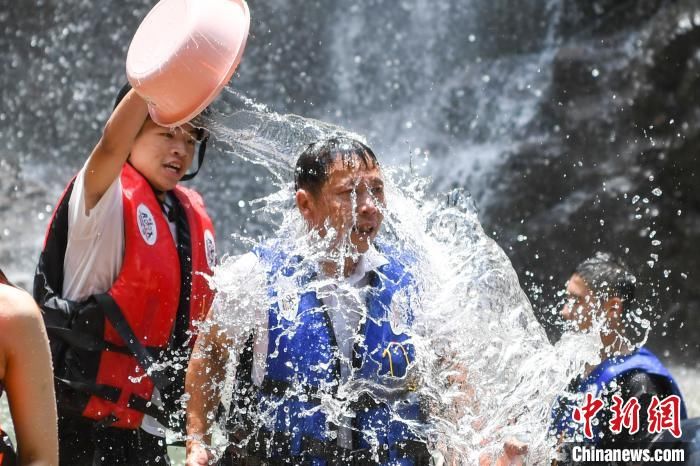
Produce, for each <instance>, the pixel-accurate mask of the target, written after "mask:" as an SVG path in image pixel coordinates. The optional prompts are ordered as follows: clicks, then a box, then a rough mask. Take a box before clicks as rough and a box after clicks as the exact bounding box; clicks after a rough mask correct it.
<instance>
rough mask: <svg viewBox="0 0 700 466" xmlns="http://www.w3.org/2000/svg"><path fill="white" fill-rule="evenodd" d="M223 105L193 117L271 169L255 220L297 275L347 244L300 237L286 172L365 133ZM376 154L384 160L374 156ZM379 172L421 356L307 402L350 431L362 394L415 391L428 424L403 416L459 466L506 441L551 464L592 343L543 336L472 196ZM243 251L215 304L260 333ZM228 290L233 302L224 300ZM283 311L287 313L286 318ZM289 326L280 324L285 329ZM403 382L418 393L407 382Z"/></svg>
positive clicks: (577, 337) (310, 287)
mask: <svg viewBox="0 0 700 466" xmlns="http://www.w3.org/2000/svg"><path fill="white" fill-rule="evenodd" d="M223 100H224V102H223V103H221V104H220V105H219V108H220V109H224V111H220V112H213V113H212V114H210V115H209V116H207V117H204V118H203V119H202V120H201V122H200V123H201V124H202V125H203V126H206V127H207V128H208V129H209V130H210V131H211V132H212V134H213V135H214V137H215V138H216V139H217V140H218V141H220V142H222V143H224V144H225V145H227V146H228V148H229V150H227V151H226V152H227V153H229V154H231V155H232V156H235V157H239V158H241V159H243V160H245V161H247V162H249V163H253V164H258V165H261V166H263V167H265V168H266V169H267V170H268V171H269V179H270V180H271V182H272V183H273V184H274V186H275V189H276V191H275V190H273V191H274V192H273V193H272V194H270V195H268V196H266V197H264V198H261V199H254V200H251V201H250V202H251V204H252V205H254V206H255V207H256V210H255V211H254V214H255V215H259V216H262V217H263V218H265V219H266V221H267V222H270V223H271V225H275V228H274V233H273V236H274V237H275V238H280V239H281V240H278V242H277V243H275V244H276V247H279V248H281V249H285V250H287V251H293V252H294V254H293V255H294V256H296V257H301V258H302V263H301V265H299V266H298V268H297V270H308V268H313V267H315V264H318V263H319V261H321V260H328V258H329V257H331V258H333V254H329V252H328V251H329V250H330V248H331V246H330V245H331V243H333V242H334V241H335V243H334V244H337V240H340V244H341V246H340V247H339V248H336V250H345V249H344V248H345V247H348V246H347V241H348V239H347V238H334V236H333V235H334V232H333V231H331V232H330V233H329V235H327V236H326V237H325V238H320V237H319V236H318V235H317V234H316V233H315V232H307V228H306V226H305V224H304V222H303V219H302V217H301V215H300V214H299V213H298V211H297V209H296V207H294V202H293V191H292V189H291V179H292V174H293V166H294V163H295V162H296V157H297V156H298V154H299V152H300V149H302V148H303V147H305V146H306V145H307V144H309V143H311V142H314V141H317V140H320V139H324V138H328V137H333V136H348V137H353V138H357V139H362V138H361V137H360V136H358V135H356V134H351V133H349V132H348V131H346V130H344V129H343V128H340V127H337V126H334V125H330V124H326V123H322V122H320V121H317V120H313V119H310V118H304V117H301V116H298V115H280V114H277V113H274V112H272V111H270V110H269V109H267V108H265V107H264V106H261V105H259V104H256V103H255V102H253V101H252V100H250V99H247V98H245V97H244V96H242V95H240V94H238V93H235V92H233V91H231V90H227V95H226V96H225V98H224V99H223ZM379 159H380V162H381V155H379ZM382 171H383V174H384V177H385V186H386V193H387V202H386V206H385V208H384V211H383V214H384V222H383V226H382V231H381V232H380V234H379V237H380V238H381V239H382V241H384V242H387V243H388V244H390V245H391V246H392V247H393V248H397V249H398V250H401V251H404V252H407V253H408V255H409V256H410V257H412V258H413V259H412V260H411V261H409V263H408V264H406V265H407V269H408V272H409V273H410V274H411V275H412V276H413V278H414V284H413V286H412V287H410V291H409V292H408V295H406V296H399V297H394V299H396V300H401V299H404V300H405V301H410V302H411V311H412V313H413V316H414V318H415V321H414V322H413V325H412V328H411V331H410V334H411V343H412V344H413V345H414V346H415V348H416V359H415V361H412V362H411V365H410V368H409V371H408V373H407V375H406V376H405V378H404V379H406V380H403V381H402V382H400V383H398V384H397V383H396V382H395V381H394V382H392V381H390V380H383V381H380V382H377V381H375V382H371V381H367V380H361V381H359V380H356V379H353V378H352V377H346V378H343V380H342V381H341V382H340V386H339V387H338V390H337V396H330V395H324V396H323V397H322V399H321V402H320V404H319V406H318V407H317V408H314V409H319V410H323V412H324V414H325V415H326V416H327V419H328V420H329V421H330V422H331V423H334V424H337V425H340V426H346V427H348V428H352V423H351V422H350V420H351V419H352V416H353V414H352V410H351V409H350V405H351V404H352V402H354V401H357V399H358V397H359V396H360V395H361V394H363V393H369V394H371V395H372V396H373V397H374V398H375V399H376V400H377V401H382V402H385V403H387V404H389V405H393V406H396V405H397V404H398V403H400V402H401V401H402V400H406V399H409V398H410V399H411V400H419V401H418V402H419V403H420V406H421V409H422V411H423V413H424V415H425V417H426V419H427V421H426V422H416V421H406V422H407V423H408V424H409V425H410V426H411V429H412V430H413V431H414V433H415V434H416V435H418V436H419V437H420V438H421V439H423V440H426V441H429V444H430V445H431V447H432V448H434V449H437V450H439V451H441V452H443V453H444V454H445V455H446V456H447V457H448V458H453V459H454V460H455V461H456V462H457V463H458V464H475V463H477V462H478V461H479V460H480V459H482V460H483V458H484V457H490V458H495V457H496V456H497V455H498V454H499V453H500V452H501V451H502V448H503V443H504V441H505V440H506V439H508V438H516V439H519V440H521V441H524V442H526V443H527V444H528V459H527V462H528V464H543V463H546V462H547V461H548V459H550V458H551V457H552V455H553V446H554V441H553V439H551V438H550V437H549V436H548V431H549V425H550V421H551V418H550V416H551V409H552V405H553V403H554V402H555V400H556V399H557V397H558V396H559V395H560V394H561V393H563V392H564V390H565V388H566V386H567V384H568V383H569V381H570V380H571V379H572V378H573V377H574V376H575V375H576V374H578V373H580V372H582V370H583V368H584V367H585V365H586V364H587V363H588V364H595V363H597V362H598V357H599V356H598V355H599V351H600V339H599V337H597V336H594V335H597V334H595V333H589V334H576V333H574V332H571V333H567V334H565V335H564V337H563V338H562V339H561V340H560V341H559V342H558V343H557V344H556V345H552V344H550V342H549V341H548V339H547V337H546V335H545V332H544V330H543V329H542V328H541V326H540V324H539V323H538V322H537V320H536V318H535V316H534V313H533V311H532V308H531V305H530V303H529V301H528V299H527V297H526V295H525V293H524V292H523V291H522V289H521V288H520V285H519V282H518V278H517V276H516V274H515V271H514V270H513V268H512V266H511V264H510V262H509V260H508V258H507V257H506V255H505V253H504V252H503V251H502V250H501V249H500V247H499V246H498V245H497V244H496V243H495V242H494V241H493V240H492V239H491V238H489V237H488V236H487V235H486V234H485V233H484V231H483V229H482V227H481V225H480V223H479V220H478V218H477V212H476V209H475V207H474V204H473V201H472V200H471V198H470V197H469V195H468V194H466V193H464V192H462V191H460V190H455V191H452V192H449V193H447V194H444V195H438V196H428V195H426V186H427V185H428V184H429V183H430V180H429V179H426V178H422V177H420V176H417V175H415V174H413V173H410V172H409V171H407V170H405V169H403V168H401V167H389V166H385V165H383V166H382ZM235 239H236V240H237V241H239V242H241V244H243V245H245V246H246V247H248V248H253V247H255V246H260V245H262V244H264V243H265V241H266V240H264V239H262V238H259V237H247V236H245V235H237V236H236V238H235ZM343 245H345V246H343ZM338 257H340V256H338V255H336V257H335V259H336V260H337V259H338ZM238 258H239V257H238V256H231V257H225V258H224V260H223V261H222V263H221V264H220V265H219V266H218V267H217V269H216V272H215V277H214V279H213V280H212V284H213V286H214V287H215V288H216V289H217V291H218V292H219V296H220V298H219V299H223V300H225V301H226V300H228V301H226V304H225V305H224V307H226V309H227V311H226V312H225V313H222V314H220V315H219V316H218V317H217V319H219V320H220V321H219V322H217V323H218V324H220V325H222V326H224V327H228V328H231V327H236V328H241V329H244V333H245V331H249V332H252V331H254V329H253V328H251V323H252V322H255V319H254V316H252V315H251V312H250V308H251V306H250V304H251V302H255V301H260V300H263V299H269V298H267V296H266V294H267V291H266V289H265V287H260V289H258V290H255V289H253V290H251V289H250V282H247V277H246V276H245V275H240V271H236V270H235V267H232V264H235V263H236V261H237V259H238ZM269 280H270V283H274V284H273V285H272V286H281V287H283V286H292V287H294V286H299V285H298V284H296V285H295V284H292V285H289V284H287V285H283V284H282V285H281V284H280V283H281V282H282V281H284V280H290V278H289V277H282V276H275V277H272V278H270V279H269ZM326 285H334V286H326ZM242 290H245V291H244V292H242ZM306 291H315V292H317V293H318V295H319V297H322V296H324V297H327V296H328V294H335V295H336V296H335V297H336V298H337V299H341V295H345V299H346V301H345V302H347V296H350V297H354V299H355V300H356V301H357V302H361V299H362V298H361V292H360V291H358V290H357V289H354V288H353V287H352V286H348V285H347V284H345V283H343V280H338V279H335V278H326V279H320V280H312V281H311V282H309V283H308V284H306V285H304V286H303V287H302V289H300V290H299V294H303V293H304V292H306ZM256 295H257V296H256ZM278 295H280V294H279V293H278ZM231 296H235V299H229V298H228V297H231ZM280 296H281V295H280ZM398 306H399V308H400V307H401V305H400V303H398ZM288 318H289V319H294V318H295V316H294V315H293V313H292V315H291V316H289V317H288ZM362 318H363V319H364V318H367V316H366V315H365V316H363V317H362ZM204 325H207V324H204ZM294 328H295V326H294V325H292V326H291V330H288V332H290V333H291V334H292V335H293V333H294ZM358 338H361V337H358ZM360 344H362V342H360ZM204 357H206V355H204ZM272 357H275V354H273V355H272ZM237 363H238V355H236V354H232V356H231V361H230V364H229V379H228V381H227V383H226V384H225V387H226V389H225V390H224V393H223V395H222V398H223V399H224V400H226V401H228V402H229V403H230V404H229V416H231V415H235V414H236V413H231V411H235V410H237V409H240V406H239V405H238V404H237V403H236V402H231V400H232V398H235V396H236V394H235V393H234V387H235V386H236V384H235V382H232V379H234V378H235V367H236V365H237ZM406 384H409V385H411V386H412V387H414V388H415V391H413V390H411V391H408V390H406V389H405V385H406ZM302 385H303V380H300V385H299V386H298V387H295V388H292V389H291V390H289V391H288V392H287V394H286V395H285V396H306V395H303V394H304V393H305V392H304V390H303V388H302ZM234 401H235V400H234ZM273 411H274V409H273V408H272V407H268V409H259V410H258V411H257V412H256V413H255V415H254V424H255V425H256V426H257V427H263V428H264V427H266V426H269V425H270V424H271V423H272V421H273V420H272V419H269V418H266V416H267V415H268V414H269V413H271V412H273ZM399 413H400V410H396V412H395V414H394V415H395V416H397V417H399V418H400V414H399ZM239 414H240V413H239ZM308 414H309V415H311V414H312V413H308ZM214 417H215V416H214V413H210V418H211V419H214ZM234 417H235V416H234ZM219 421H220V422H219V423H218V424H217V425H215V427H214V431H215V435H214V438H215V439H218V440H217V442H218V444H217V449H218V450H219V451H223V450H224V449H225V448H226V447H227V446H228V442H229V436H228V435H227V433H226V429H227V428H229V427H227V426H226V423H225V421H224V420H221V419H220V420H219ZM249 439H250V437H247V438H245V439H243V440H242V442H246V441H247V440H249ZM239 445H243V443H240V444H239Z"/></svg>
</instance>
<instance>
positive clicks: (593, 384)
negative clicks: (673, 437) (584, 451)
mask: <svg viewBox="0 0 700 466" xmlns="http://www.w3.org/2000/svg"><path fill="white" fill-rule="evenodd" d="M632 371H637V372H645V373H647V374H651V375H654V376H657V377H660V378H662V379H664V381H665V382H666V383H667V384H668V386H669V387H670V389H671V392H672V394H673V395H677V396H678V397H679V398H680V399H681V406H680V416H681V419H686V418H687V417H688V414H687V411H686V407H685V402H684V401H683V396H682V395H681V391H680V389H679V388H678V384H677V383H676V381H675V380H674V378H673V376H671V373H670V372H669V371H668V370H667V369H666V367H664V365H663V364H662V363H661V361H660V360H659V358H657V357H656V355H655V354H654V353H652V352H651V351H649V350H648V349H646V348H644V347H642V348H639V349H638V350H637V351H635V352H633V353H631V354H628V355H625V356H621V357H615V358H608V359H606V360H605V361H603V362H602V363H600V364H599V365H598V366H596V368H595V369H593V371H591V373H590V374H589V375H588V377H586V378H585V379H583V380H581V381H580V382H579V384H578V385H577V387H576V393H580V394H586V393H592V394H593V396H594V397H600V395H601V394H603V393H604V391H605V389H606V388H607V387H610V385H611V383H612V382H613V381H615V380H616V379H618V378H619V377H621V376H623V375H624V374H627V373H629V372H632ZM626 401H627V400H623V402H626ZM579 407H581V406H579ZM555 408H556V407H555ZM574 408H575V406H573V405H572V403H568V405H567V406H566V408H565V411H564V412H563V413H559V416H558V417H557V419H555V428H556V431H557V433H559V434H561V433H564V434H565V436H566V437H567V438H569V439H571V438H573V436H574V435H575V434H576V433H577V432H582V431H583V425H582V424H580V423H578V422H576V421H574V419H573V411H574ZM609 408H610V407H609V406H605V407H603V409H609ZM644 415H646V413H640V416H644ZM591 427H592V431H593V438H592V439H585V441H586V442H589V443H599V440H600V437H599V435H598V434H599V433H600V429H601V427H602V426H601V425H595V424H592V426H591ZM584 438H585V437H584Z"/></svg>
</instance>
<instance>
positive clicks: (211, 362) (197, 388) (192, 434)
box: [185, 311, 230, 466]
mask: <svg viewBox="0 0 700 466" xmlns="http://www.w3.org/2000/svg"><path fill="white" fill-rule="evenodd" d="M211 314H212V312H211V311H210V313H209V316H207V321H208V322H211ZM229 344H230V341H229V339H228V338H227V337H226V334H225V332H223V331H222V330H221V328H220V327H219V326H218V325H216V324H213V323H212V324H211V326H210V327H208V328H206V329H205V330H203V331H202V333H200V335H199V336H198V337H197V341H196V343H195V347H194V351H193V352H192V358H191V359H190V363H189V365H188V366H187V375H186V377H185V392H186V393H187V395H188V396H189V399H188V402H187V465H188V466H190V465H191V466H195V465H207V464H209V463H208V461H209V459H211V458H210V456H209V453H208V452H207V450H206V447H207V446H208V445H209V444H210V443H211V436H210V434H209V428H210V427H211V421H210V419H209V417H208V414H209V413H212V412H214V411H215V410H216V409H217V408H218V404H219V401H220V399H221V393H220V392H219V387H220V386H221V383H222V382H223V380H224V376H225V374H226V371H225V369H226V361H227V360H228V354H229V353H228V347H229Z"/></svg>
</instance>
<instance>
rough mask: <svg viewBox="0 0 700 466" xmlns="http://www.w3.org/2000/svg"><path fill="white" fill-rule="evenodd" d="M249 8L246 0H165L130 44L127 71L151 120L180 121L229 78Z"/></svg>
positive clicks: (243, 40) (243, 37)
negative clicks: (146, 106)
mask: <svg viewBox="0 0 700 466" xmlns="http://www.w3.org/2000/svg"><path fill="white" fill-rule="evenodd" d="M249 27H250V12H249V11H248V5H247V4H246V2H245V0H161V1H160V2H158V3H157V4H156V5H155V6H154V7H153V9H152V10H151V11H150V12H149V13H148V15H146V18H144V20H143V22H142V23H141V25H140V26H139V28H138V30H137V31H136V33H135V34H134V38H133V39H132V41H131V45H130V46H129V52H128V53H127V57H126V75H127V78H128V79H129V83H131V86H132V87H133V88H134V89H135V90H136V92H138V93H139V95H140V96H141V97H143V98H144V99H145V100H146V101H147V102H148V107H149V113H150V115H151V118H152V119H153V121H155V122H156V123H158V124H159V125H162V126H179V125H181V124H183V123H186V122H187V121H190V120H191V119H192V118H194V117H195V116H197V115H198V114H199V113H200V112H201V111H202V110H204V108H205V107H206V106H207V105H209V104H210V103H211V102H212V101H213V100H214V99H215V98H216V97H217V96H218V95H219V93H220V92H221V89H223V87H224V86H226V84H227V83H228V82H229V80H230V79H231V76H232V75H233V73H234V71H236V67H237V66H238V63H239V62H240V61H241V57H242V56H243V49H244V48H245V43H246V39H247V38H248V29H249Z"/></svg>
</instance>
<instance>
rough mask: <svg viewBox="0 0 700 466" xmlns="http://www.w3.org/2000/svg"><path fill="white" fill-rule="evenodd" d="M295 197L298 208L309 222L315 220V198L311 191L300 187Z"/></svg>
mask: <svg viewBox="0 0 700 466" xmlns="http://www.w3.org/2000/svg"><path fill="white" fill-rule="evenodd" d="M294 198H295V199H296V202H297V209H299V212H300V213H301V216H302V217H304V219H305V220H306V221H307V222H311V221H312V220H313V215H312V214H313V206H314V199H313V196H312V195H311V193H310V192H309V191H307V190H305V189H298V190H297V192H296V194H295V196H294Z"/></svg>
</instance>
